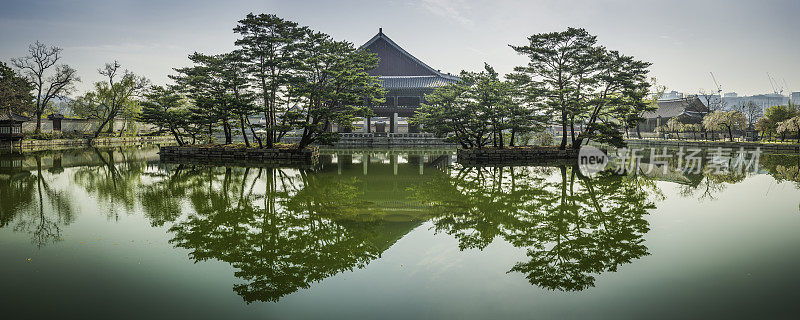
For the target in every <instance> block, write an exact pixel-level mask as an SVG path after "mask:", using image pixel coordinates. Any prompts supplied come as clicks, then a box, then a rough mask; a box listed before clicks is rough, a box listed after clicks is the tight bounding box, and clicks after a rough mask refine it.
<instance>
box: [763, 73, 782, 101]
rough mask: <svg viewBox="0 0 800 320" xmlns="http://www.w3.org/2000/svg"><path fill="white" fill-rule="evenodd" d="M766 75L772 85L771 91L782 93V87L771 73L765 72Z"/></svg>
mask: <svg viewBox="0 0 800 320" xmlns="http://www.w3.org/2000/svg"><path fill="white" fill-rule="evenodd" d="M767 77H768V78H769V85H770V86H772V92H774V93H775V94H776V95H781V96H782V95H783V87H781V85H780V84H779V83H778V81H777V80H775V78H773V77H772V75H771V74H769V72H767Z"/></svg>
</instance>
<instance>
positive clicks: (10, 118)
mask: <svg viewBox="0 0 800 320" xmlns="http://www.w3.org/2000/svg"><path fill="white" fill-rule="evenodd" d="M29 120H30V118H28V117H25V116H21V115H18V114H16V113H14V112H11V110H10V109H8V108H6V109H0V122H25V121H29Z"/></svg>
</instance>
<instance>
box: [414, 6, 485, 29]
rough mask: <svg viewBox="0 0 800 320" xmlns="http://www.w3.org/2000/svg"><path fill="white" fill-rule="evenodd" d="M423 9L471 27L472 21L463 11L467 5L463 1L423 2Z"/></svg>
mask: <svg viewBox="0 0 800 320" xmlns="http://www.w3.org/2000/svg"><path fill="white" fill-rule="evenodd" d="M421 5H422V8H423V9H425V10H427V11H428V12H430V13H432V14H435V15H437V16H440V17H443V18H447V19H451V20H454V21H456V22H458V23H460V24H462V25H465V26H471V25H473V24H474V22H473V21H472V19H470V18H468V17H466V16H465V15H464V13H463V9H464V8H466V7H467V6H466V4H465V3H464V1H462V0H422V1H421Z"/></svg>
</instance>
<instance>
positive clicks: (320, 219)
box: [0, 149, 800, 302]
mask: <svg viewBox="0 0 800 320" xmlns="http://www.w3.org/2000/svg"><path fill="white" fill-rule="evenodd" d="M89 154H90V155H91V159H92V160H91V161H90V164H89V165H85V164H84V165H80V166H78V167H77V168H75V169H73V170H69V171H66V173H69V175H68V176H67V178H69V179H70V181H72V182H73V183H74V184H76V185H78V186H80V187H81V188H83V189H85V190H86V191H87V192H88V193H89V194H90V195H92V196H93V197H94V198H96V199H97V200H98V201H99V202H100V203H105V204H107V207H108V208H109V210H110V211H109V212H110V213H108V214H109V216H110V217H116V216H117V214H118V213H119V212H122V211H121V210H124V211H133V210H134V209H136V208H142V210H143V212H144V214H145V215H146V216H147V217H148V219H149V221H150V222H151V224H152V225H153V226H166V227H168V229H169V230H170V232H171V233H172V240H171V241H172V243H173V244H174V245H175V246H177V247H181V248H185V249H187V250H189V252H190V256H189V257H190V258H191V259H192V260H194V261H206V260H219V261H223V262H225V263H228V264H230V265H231V266H232V267H233V268H234V269H235V276H236V277H237V278H238V279H239V280H238V282H239V283H237V284H235V285H234V288H233V289H234V291H235V292H236V293H237V294H239V295H240V296H242V298H243V299H244V300H245V301H248V302H253V301H277V300H279V299H281V298H282V297H284V296H286V295H288V294H290V293H293V292H296V291H297V290H300V289H304V288H309V287H310V286H311V285H312V284H313V283H315V282H318V281H321V280H323V279H325V278H327V277H331V276H333V275H336V274H338V273H341V272H345V271H348V270H354V269H357V268H363V267H365V266H366V265H367V264H369V263H370V262H371V261H374V260H375V259H378V258H379V257H380V256H381V254H382V253H383V252H384V251H385V250H386V249H388V248H389V247H390V246H391V245H393V244H394V243H395V242H396V241H397V240H398V239H400V238H401V237H403V236H404V235H405V234H406V233H407V232H408V231H410V230H412V229H413V228H415V227H416V226H418V225H420V224H421V223H422V220H427V219H430V220H431V221H432V223H433V225H434V228H435V229H436V231H437V232H444V233H447V234H450V235H452V236H453V237H455V238H456V239H457V240H458V243H459V247H460V248H461V249H484V248H486V247H487V246H488V245H489V244H491V243H492V242H493V241H495V240H496V239H502V240H504V241H507V242H508V243H510V244H512V245H513V246H515V247H518V248H524V249H526V254H527V256H526V258H525V259H524V260H523V261H520V262H518V263H516V264H514V265H511V266H509V270H508V272H513V273H516V272H518V273H521V274H523V275H525V277H526V278H527V279H528V280H529V281H530V283H531V284H533V285H537V286H540V287H542V288H547V289H551V290H563V291H577V290H584V289H587V288H589V287H592V286H594V284H595V281H596V279H595V277H596V276H597V275H599V274H602V273H605V272H614V271H616V270H617V269H618V268H619V267H620V266H622V265H624V264H627V263H631V262H632V261H634V260H636V259H638V258H640V257H642V256H645V255H647V254H648V249H647V247H646V246H645V244H644V240H643V237H644V234H645V233H646V232H647V231H648V229H649V225H648V223H647V221H646V220H645V217H646V216H647V214H648V212H649V211H650V210H652V209H653V208H655V203H656V202H657V201H659V200H660V199H663V194H662V193H661V191H660V190H659V188H658V186H657V184H656V182H658V181H671V182H677V183H680V185H681V186H680V188H681V189H680V192H681V193H682V194H683V195H684V196H691V197H697V198H711V199H713V198H714V197H715V195H716V194H719V193H720V192H722V190H724V188H725V186H726V185H729V184H733V183H738V182H741V181H742V180H744V178H745V177H746V175H744V174H730V175H717V174H711V173H709V172H704V173H699V174H691V173H683V174H682V176H678V175H669V176H657V175H645V174H629V175H626V176H616V175H611V174H602V175H600V176H599V177H597V178H594V179H588V178H586V177H583V176H581V175H580V174H579V173H578V171H577V170H576V169H574V168H573V167H571V166H565V165H553V166H549V167H548V166H538V167H536V166H531V167H496V168H494V167H492V168H490V167H483V168H458V169H449V170H444V171H440V170H431V169H426V170H425V171H424V172H425V175H423V170H422V168H423V162H424V161H423V158H422V157H415V158H413V159H412V157H409V158H408V160H407V161H398V160H397V159H396V158H391V157H390V158H387V159H388V160H387V161H383V160H386V159H383V160H381V161H379V162H378V163H377V164H376V163H374V162H373V163H372V164H370V165H374V166H376V167H373V168H370V169H369V175H367V170H366V166H364V165H363V164H362V163H363V161H367V162H369V159H370V157H368V156H365V157H363V159H362V163H358V164H354V163H352V159H351V158H352V156H350V155H348V156H341V157H339V159H338V163H337V164H336V165H334V166H330V167H326V168H324V169H322V170H319V171H310V170H305V169H285V168H284V169H277V168H261V169H259V168H225V167H208V166H191V165H171V164H159V165H157V167H156V165H155V164H154V163H153V162H149V164H148V161H147V160H146V159H140V158H138V156H137V154H138V153H137V151H129V150H114V149H98V150H90V151H89ZM84 156H86V155H84ZM31 157H33V158H31ZM27 159H28V160H26V161H30V159H34V162H33V163H34V165H29V166H28V168H27V169H25V170H17V169H15V170H11V171H8V170H7V171H5V172H0V198H1V199H3V201H2V203H0V209H2V211H0V228H2V227H12V228H14V229H15V230H18V231H22V232H28V233H30V234H31V237H32V238H33V240H34V242H35V243H36V244H37V245H44V244H46V243H49V242H52V241H57V240H58V239H60V237H61V228H63V226H65V225H67V224H69V223H70V222H71V221H72V220H74V213H73V210H72V205H71V204H70V202H69V199H70V197H69V192H70V189H69V188H67V187H64V186H63V185H60V184H59V185H57V186H51V185H53V184H54V181H55V179H56V178H57V177H59V175H60V174H62V175H63V174H64V172H65V171H64V169H63V168H61V167H60V166H55V165H53V166H50V168H49V169H45V168H46V167H47V166H43V165H42V159H41V157H40V158H35V156H29V157H28V158H27ZM346 159H347V160H346ZM364 159H365V160H364ZM48 161H50V160H48ZM384 162H385V163H387V164H385V165H383V164H381V163H384ZM400 162H402V163H404V164H400V168H399V169H398V168H397V166H398V163H400ZM54 163H55V162H54ZM382 165H383V166H384V167H381V166H382ZM403 165H406V166H408V167H407V168H406V167H403ZM337 166H338V167H337ZM362 167H363V168H362ZM393 167H394V168H393ZM798 167H800V157H797V156H780V157H774V156H770V155H765V156H764V158H763V160H762V169H764V170H766V171H767V172H768V173H769V174H770V175H772V176H773V177H775V178H776V179H777V180H778V181H793V182H796V183H797V184H798V187H799V188H800V178H798V177H799V176H800V174H799V173H798ZM329 169H330V170H329ZM326 170H327V171H326ZM337 170H338V173H337ZM350 171H353V172H350ZM398 172H399V173H400V174H399V175H398ZM384 174H385V175H386V176H383V175H384ZM384 181H391V182H392V183H388V184H391V186H387V185H388V184H387V183H385V182H384ZM387 206H394V207H391V209H390V210H388V209H387V208H388V207H387ZM115 208H116V209H115ZM403 210H407V211H403ZM390 215H391V218H390V219H385V218H386V217H388V216H390ZM397 217H405V218H402V219H398V218H397ZM387 220H392V221H387ZM394 220H400V221H394Z"/></svg>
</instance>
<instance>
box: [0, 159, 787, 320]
mask: <svg viewBox="0 0 800 320" xmlns="http://www.w3.org/2000/svg"><path fill="white" fill-rule="evenodd" d="M157 152H158V150H157V149H154V148H114V149H85V150H72V151H62V152H37V153H27V154H24V155H10V154H6V155H0V261H2V262H0V283H2V285H0V306H2V309H0V318H5V319H18V318H57V317H58V318H76V317H80V318H231V319H235V318H278V319H286V318H292V319H297V318H326V319H353V318H389V319H409V318H426V319H431V318H459V319H486V318H497V319H500V318H524V319H529V318H595V319H596V318H608V319H619V318H707V317H715V318H789V317H792V316H793V315H794V314H796V313H797V312H798V311H800V305H798V304H797V301H798V298H800V292H798V291H797V290H796V288H798V286H800V276H798V275H797V274H798V270H800V250H798V248H800V232H799V231H800V156H796V155H771V154H764V155H761V159H760V162H759V163H758V167H757V168H754V172H739V173H728V174H714V173H713V172H710V171H708V172H707V171H703V172H699V173H684V172H678V173H674V172H673V173H672V174H668V175H664V174H662V175H658V174H641V173H640V172H638V171H634V172H636V174H632V173H628V174H613V173H611V172H601V173H600V174H597V175H596V176H593V177H592V178H589V177H586V176H584V175H582V174H581V173H580V172H579V170H578V169H577V168H576V167H574V166H572V165H569V164H563V163H562V164H557V163H551V164H547V163H543V164H537V165H531V166H514V167H461V166H459V165H458V164H455V163H454V162H453V160H454V152H453V151H452V150H435V149H418V150H398V149H393V150H392V149H389V150H328V151H324V152H323V155H322V156H321V160H320V162H321V163H320V164H318V165H317V166H312V167H305V168H258V167H250V168H244V167H223V166H220V167H211V166H199V165H187V164H170V163H162V162H160V161H159V158H158V154H157Z"/></svg>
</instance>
